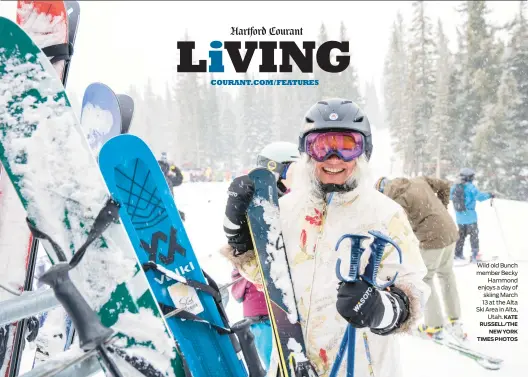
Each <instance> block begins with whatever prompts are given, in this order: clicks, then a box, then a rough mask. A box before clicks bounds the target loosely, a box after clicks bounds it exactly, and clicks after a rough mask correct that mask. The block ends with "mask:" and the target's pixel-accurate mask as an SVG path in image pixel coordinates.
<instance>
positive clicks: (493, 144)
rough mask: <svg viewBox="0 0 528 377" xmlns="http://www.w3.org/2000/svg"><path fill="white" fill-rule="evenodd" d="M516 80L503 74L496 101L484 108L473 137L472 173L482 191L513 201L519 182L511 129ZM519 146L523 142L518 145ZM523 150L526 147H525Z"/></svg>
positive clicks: (516, 98)
mask: <svg viewBox="0 0 528 377" xmlns="http://www.w3.org/2000/svg"><path fill="white" fill-rule="evenodd" d="M517 87H518V84H517V81H516V80H515V77H514V75H513V72H512V71H508V70H506V71H504V73H503V76H502V80H501V84H500V86H499V89H498V93H497V102H496V103H494V104H488V105H486V107H485V112H484V114H485V115H484V117H482V120H481V122H480V123H479V125H478V127H477V131H476V136H475V145H474V148H475V151H476V153H475V156H474V161H475V170H476V172H477V177H478V179H479V183H480V186H481V190H486V191H492V192H495V193H499V194H501V195H506V196H507V197H510V198H512V188H514V187H516V186H517V184H516V180H517V179H518V175H517V173H518V170H517V168H518V167H520V166H521V165H518V164H517V162H518V161H516V155H517V153H518V152H519V149H517V148H518V147H521V148H523V147H522V146H521V145H520V143H519V142H517V141H516V140H515V135H514V130H515V129H516V127H517V124H516V122H515V108H516V107H518V106H519V105H521V104H522V102H521V98H520V95H519V92H518V91H517ZM521 143H522V142H521ZM524 148H525V149H526V147H525V146H524Z"/></svg>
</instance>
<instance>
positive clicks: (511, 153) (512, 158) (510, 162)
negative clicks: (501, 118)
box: [500, 1, 528, 200]
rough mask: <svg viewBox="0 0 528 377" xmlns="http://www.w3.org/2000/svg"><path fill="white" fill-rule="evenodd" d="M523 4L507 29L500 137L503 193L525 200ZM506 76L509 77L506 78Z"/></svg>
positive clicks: (527, 125) (527, 119) (527, 115)
mask: <svg viewBox="0 0 528 377" xmlns="http://www.w3.org/2000/svg"><path fill="white" fill-rule="evenodd" d="M526 7H527V6H526V3H525V2H524V1H521V2H520V3H519V13H518V15H517V17H516V19H515V21H514V22H513V23H512V25H511V26H510V33H511V41H510V43H509V49H508V50H509V52H510V53H509V56H508V57H507V60H506V62H505V66H506V70H507V75H506V78H508V80H503V81H506V83H504V85H505V86H506V87H508V88H509V87H511V86H513V83H514V82H515V86H516V88H515V89H516V90H515V91H514V90H513V89H509V90H508V93H509V94H510V97H509V98H506V99H505V101H509V105H510V112H509V120H510V121H509V122H507V123H506V124H504V125H502V127H501V134H500V137H501V138H504V139H506V140H507V149H506V150H505V151H504V165H505V170H506V172H505V176H504V177H502V178H503V179H504V189H503V190H504V194H505V195H507V196H508V197H509V198H512V199H517V200H526V198H528V147H527V146H526V140H528V109H527V106H526V104H527V103H528V21H527V18H526V17H527V14H526V12H527V11H526ZM510 75H511V76H513V77H511V78H510Z"/></svg>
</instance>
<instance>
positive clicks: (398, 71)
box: [383, 13, 408, 152]
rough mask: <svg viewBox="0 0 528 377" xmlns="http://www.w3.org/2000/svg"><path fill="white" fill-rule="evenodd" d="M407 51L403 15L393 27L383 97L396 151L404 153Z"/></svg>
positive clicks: (384, 77) (386, 61)
mask: <svg viewBox="0 0 528 377" xmlns="http://www.w3.org/2000/svg"><path fill="white" fill-rule="evenodd" d="M406 54H407V51H406V40H405V25H404V23H403V17H402V15H401V13H398V15H397V19H396V21H395V22H394V24H393V26H392V35H391V42H390V46H389V52H388V54H387V57H386V59H385V67H384V72H383V83H384V85H383V96H384V99H385V101H384V105H385V114H386V119H385V120H386V123H387V125H388V126H389V129H390V134H391V140H392V143H393V146H394V149H395V151H397V152H402V151H403V146H404V144H403V141H402V140H403V138H402V134H403V133H402V132H403V127H404V124H403V115H404V114H403V108H404V95H405V90H406V84H407V76H408V72H407V56H406Z"/></svg>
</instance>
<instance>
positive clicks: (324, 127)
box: [299, 98, 372, 160]
mask: <svg viewBox="0 0 528 377" xmlns="http://www.w3.org/2000/svg"><path fill="white" fill-rule="evenodd" d="M304 118H305V122H306V127H305V129H304V130H303V131H302V132H301V135H300V136H299V151H300V152H305V150H304V139H305V137H306V135H308V134H310V133H312V132H322V131H325V132H326V131H334V130H335V131H341V130H349V131H356V132H359V133H361V134H362V135H363V138H364V141H365V155H366V157H367V160H368V159H370V155H371V154H372V133H371V132H370V123H369V120H368V118H367V116H366V115H365V114H364V113H363V111H362V110H361V109H360V108H359V106H358V105H357V104H356V103H355V102H352V101H350V100H346V99H342V98H332V99H328V100H325V101H319V102H317V103H316V104H315V105H313V106H312V107H311V108H310V110H308V112H307V113H306V115H305V116H304Z"/></svg>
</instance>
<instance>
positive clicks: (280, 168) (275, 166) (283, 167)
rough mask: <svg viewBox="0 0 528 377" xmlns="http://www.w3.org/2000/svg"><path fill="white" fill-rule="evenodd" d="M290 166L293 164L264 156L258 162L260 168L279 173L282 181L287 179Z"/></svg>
mask: <svg viewBox="0 0 528 377" xmlns="http://www.w3.org/2000/svg"><path fill="white" fill-rule="evenodd" d="M290 164H291V162H284V163H280V162H277V161H273V160H270V159H268V158H266V157H262V156H260V157H259V158H258V160H257V165H258V166H262V167H264V168H266V169H268V170H271V171H272V172H274V173H277V174H278V175H279V178H281V179H286V173H287V172H288V168H289V167H290Z"/></svg>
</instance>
